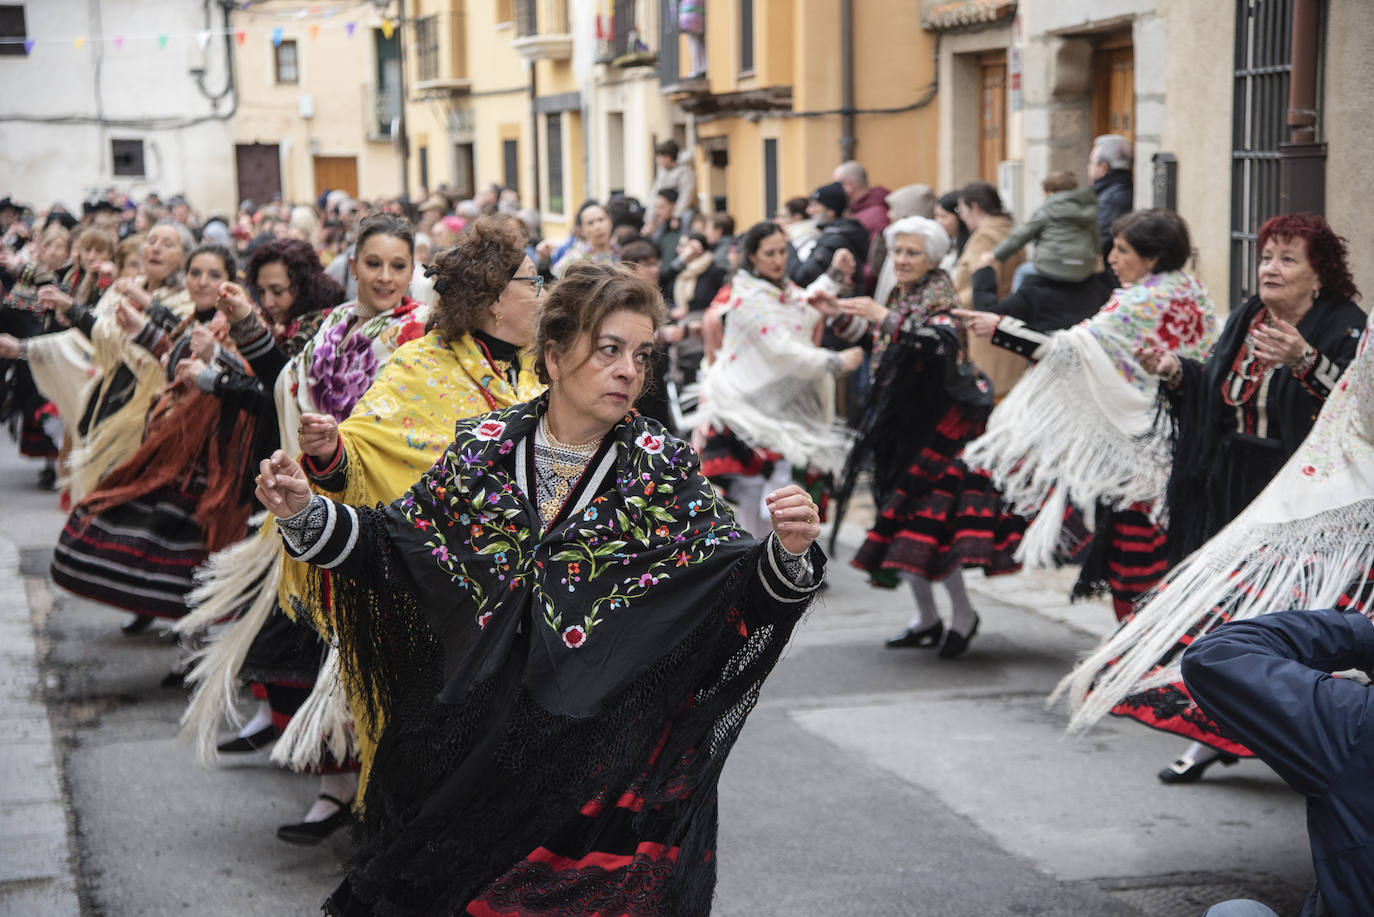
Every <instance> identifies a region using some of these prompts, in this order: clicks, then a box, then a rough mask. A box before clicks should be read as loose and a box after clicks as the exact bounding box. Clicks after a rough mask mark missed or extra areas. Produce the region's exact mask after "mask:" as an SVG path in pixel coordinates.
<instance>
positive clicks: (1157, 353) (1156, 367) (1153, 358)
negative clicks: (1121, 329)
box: [1135, 347, 1180, 379]
mask: <svg viewBox="0 0 1374 917" xmlns="http://www.w3.org/2000/svg"><path fill="white" fill-rule="evenodd" d="M1135 359H1136V362H1137V363H1139V364H1140V368H1141V369H1143V370H1145V371H1146V372H1147V373H1149V374H1150V375H1152V376H1163V377H1164V378H1166V379H1169V378H1172V377H1173V375H1174V374H1175V373H1177V372H1178V371H1179V368H1180V367H1179V362H1178V354H1176V353H1174V352H1173V351H1171V350H1165V349H1164V348H1163V347H1141V348H1138V349H1137V350H1136V352H1135Z"/></svg>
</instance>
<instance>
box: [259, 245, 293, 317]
mask: <svg viewBox="0 0 1374 917" xmlns="http://www.w3.org/2000/svg"><path fill="white" fill-rule="evenodd" d="M257 288H258V299H259V303H258V304H259V305H261V306H262V311H264V312H266V313H267V315H268V317H269V318H271V319H272V323H273V324H274V325H284V324H286V322H287V319H288V318H290V316H291V307H292V306H294V305H295V304H296V288H295V287H293V286H292V285H291V275H290V273H289V272H288V271H287V270H286V262H284V261H269V262H267V263H266V264H263V265H260V266H259V267H258V279H257Z"/></svg>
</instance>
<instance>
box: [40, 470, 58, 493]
mask: <svg viewBox="0 0 1374 917" xmlns="http://www.w3.org/2000/svg"><path fill="white" fill-rule="evenodd" d="M38 489H39V490H57V469H55V468H44V469H43V470H42V471H40V472H38Z"/></svg>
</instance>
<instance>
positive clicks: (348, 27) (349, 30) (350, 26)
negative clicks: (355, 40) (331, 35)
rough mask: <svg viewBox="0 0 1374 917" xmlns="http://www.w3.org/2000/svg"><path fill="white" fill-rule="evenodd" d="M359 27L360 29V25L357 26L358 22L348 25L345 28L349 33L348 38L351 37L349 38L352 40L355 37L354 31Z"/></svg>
mask: <svg viewBox="0 0 1374 917" xmlns="http://www.w3.org/2000/svg"><path fill="white" fill-rule="evenodd" d="M357 27H358V24H357V23H356V22H350V23H349V24H348V25H346V26H344V31H345V32H347V33H348V37H349V38H352V37H353V30H354V29H356V28H357Z"/></svg>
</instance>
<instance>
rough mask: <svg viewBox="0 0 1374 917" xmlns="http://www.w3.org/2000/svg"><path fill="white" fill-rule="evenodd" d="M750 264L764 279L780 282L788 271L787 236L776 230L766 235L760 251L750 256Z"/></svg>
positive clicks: (760, 245)
mask: <svg viewBox="0 0 1374 917" xmlns="http://www.w3.org/2000/svg"><path fill="white" fill-rule="evenodd" d="M749 264H750V265H751V266H752V267H753V268H754V272H755V273H756V274H758V275H759V276H760V277H762V278H763V279H764V280H771V281H772V282H773V283H780V282H781V281H782V278H783V276H784V275H785V274H786V273H787V236H785V235H783V234H782V233H781V232H775V233H773V234H772V235H771V236H767V237H765V238H764V240H763V241H762V242H760V243H759V248H758V251H756V252H754V253H753V254H752V255H750V256H749Z"/></svg>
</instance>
